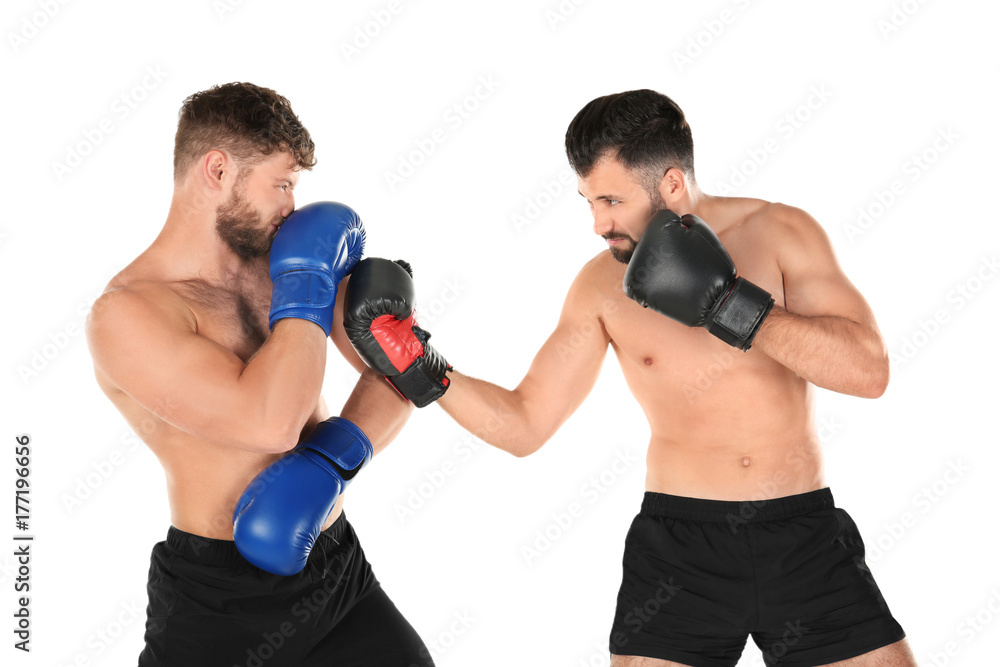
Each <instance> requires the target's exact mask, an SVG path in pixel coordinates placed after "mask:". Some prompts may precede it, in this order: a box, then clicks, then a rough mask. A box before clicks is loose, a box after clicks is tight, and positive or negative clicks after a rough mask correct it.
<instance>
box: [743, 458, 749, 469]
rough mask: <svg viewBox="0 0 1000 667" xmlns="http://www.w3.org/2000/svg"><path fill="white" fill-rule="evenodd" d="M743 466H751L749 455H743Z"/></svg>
mask: <svg viewBox="0 0 1000 667" xmlns="http://www.w3.org/2000/svg"><path fill="white" fill-rule="evenodd" d="M743 467H744V468H749V467H750V457H749V456H744V457H743Z"/></svg>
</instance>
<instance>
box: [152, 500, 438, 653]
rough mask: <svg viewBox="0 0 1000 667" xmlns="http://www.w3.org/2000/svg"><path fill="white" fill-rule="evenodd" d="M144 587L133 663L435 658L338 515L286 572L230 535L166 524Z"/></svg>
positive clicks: (342, 516)
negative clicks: (271, 568) (300, 565)
mask: <svg viewBox="0 0 1000 667" xmlns="http://www.w3.org/2000/svg"><path fill="white" fill-rule="evenodd" d="M147 590H148V592H149V606H148V607H147V609H146V647H145V649H144V650H143V651H142V654H141V655H140V656H139V667H152V666H153V665H156V666H158V667H168V666H169V667H174V666H181V665H183V666H185V667H187V666H191V667H199V666H201V665H204V666H205V667H278V666H283V665H331V666H332V665H336V667H362V666H365V667H369V666H371V667H375V666H377V667H425V666H428V665H433V664H434V663H433V660H432V659H431V658H430V654H429V652H428V650H427V648H426V647H425V646H424V643H423V642H422V641H421V640H420V637H419V636H418V635H417V633H416V631H414V629H413V627H412V626H410V624H409V623H408V622H407V621H406V619H405V618H403V615H402V614H400V613H399V610H397V609H396V606H395V605H394V604H393V603H392V601H391V600H390V599H389V597H388V596H387V595H386V594H385V592H384V591H383V590H382V587H381V585H380V584H379V582H378V580H377V579H376V578H375V575H374V574H373V573H372V568H371V565H369V564H368V561H367V559H366V558H365V554H364V551H363V550H362V549H361V546H360V545H359V544H358V538H357V535H356V534H355V533H354V529H353V528H352V527H351V525H350V524H349V523H348V522H347V519H346V517H345V516H344V515H343V514H341V516H340V517H338V518H337V520H336V521H335V522H334V523H333V525H332V526H330V527H329V528H327V529H326V530H325V531H323V532H322V533H321V534H320V536H319V538H318V539H317V540H316V545H315V546H314V547H313V550H312V553H310V554H309V559H308V561H307V562H306V566H305V568H304V569H303V570H302V572H300V573H298V574H295V575H292V576H289V577H283V576H280V575H276V574H271V573H270V572H265V571H264V570H261V569H258V568H257V567H255V566H253V565H251V564H250V563H249V562H247V561H246V560H245V559H244V558H243V557H242V556H241V555H240V554H239V552H238V551H237V550H236V545H235V544H234V543H233V542H231V541H226V540H213V539H208V538H204V537H199V536H197V535H192V534H190V533H185V532H182V531H180V530H177V529H176V528H174V527H171V528H170V529H169V531H168V532H167V539H166V541H165V542H159V543H157V544H156V546H155V547H153V556H152V559H151V563H150V567H149V584H148V586H147Z"/></svg>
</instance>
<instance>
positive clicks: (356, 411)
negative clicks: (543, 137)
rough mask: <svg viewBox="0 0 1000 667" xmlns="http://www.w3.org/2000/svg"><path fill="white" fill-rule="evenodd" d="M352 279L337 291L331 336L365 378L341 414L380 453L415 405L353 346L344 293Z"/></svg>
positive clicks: (375, 452)
mask: <svg viewBox="0 0 1000 667" xmlns="http://www.w3.org/2000/svg"><path fill="white" fill-rule="evenodd" d="M349 280H350V276H348V277H346V278H344V280H343V282H341V284H340V288H339V289H338V290H337V301H336V304H335V305H334V310H333V327H332V328H331V329H330V339H331V340H332V341H333V343H334V345H336V346H337V349H338V350H340V353H341V354H342V355H343V357H344V359H346V360H347V362H348V363H349V364H350V365H351V366H353V367H354V368H355V370H357V371H358V372H360V373H361V377H360V378H359V379H358V383H357V385H355V387H354V391H353V392H351V395H350V397H349V398H348V399H347V403H345V404H344V409H343V410H341V412H340V416H341V417H344V418H345V419H349V420H350V421H352V422H354V423H355V424H357V425H358V427H359V428H360V429H361V430H362V431H363V432H364V434H365V435H367V436H368V439H369V440H371V443H372V450H373V452H374V454H378V453H379V452H380V451H382V450H383V449H385V448H386V447H387V446H388V445H389V443H390V442H392V441H393V440H394V439H395V438H396V436H397V435H399V432H400V431H402V430H403V426H404V425H405V424H406V420H407V419H409V418H410V415H411V414H412V413H413V404H412V403H410V402H409V401H407V400H406V399H405V398H403V397H402V396H400V395H399V392H397V391H396V390H395V389H393V387H392V385H391V384H389V383H388V382H386V380H385V378H384V377H382V376H381V375H380V374H378V373H376V372H375V371H373V370H372V369H370V368H368V366H367V365H366V364H365V362H364V361H362V360H361V357H359V356H358V353H357V352H356V351H355V350H354V346H353V345H351V341H350V339H348V337H347V334H346V333H345V331H344V295H345V294H346V293H347V283H348V281H349Z"/></svg>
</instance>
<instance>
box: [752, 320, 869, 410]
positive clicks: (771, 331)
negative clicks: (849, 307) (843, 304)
mask: <svg viewBox="0 0 1000 667" xmlns="http://www.w3.org/2000/svg"><path fill="white" fill-rule="evenodd" d="M753 349H755V350H758V351H760V352H763V353H764V354H766V355H768V356H769V357H771V358H772V359H774V360H776V361H778V362H780V363H781V364H783V365H784V366H786V367H787V368H789V369H791V370H792V371H794V372H795V373H796V374H797V375H799V376H800V377H802V378H803V379H805V380H808V381H809V382H811V383H813V384H814V385H816V386H818V387H823V388H824V389H829V390H831V391H836V392H839V393H842V394H850V395H852V396H861V397H864V398H877V397H879V396H881V395H882V393H883V392H884V391H885V387H886V385H887V384H888V382H889V359H888V355H887V353H886V349H885V343H884V342H883V341H882V337H881V335H880V334H879V332H878V330H877V329H875V328H874V327H872V326H869V325H864V324H861V323H858V322H854V321H852V320H849V319H846V318H843V317H835V316H817V317H804V316H801V315H796V314H795V313H791V312H789V311H787V310H785V309H784V308H782V307H780V306H778V305H775V306H774V308H773V309H772V310H771V313H770V315H768V317H767V319H765V320H764V323H763V325H762V326H761V328H760V331H758V332H757V337H756V338H755V339H754V342H753Z"/></svg>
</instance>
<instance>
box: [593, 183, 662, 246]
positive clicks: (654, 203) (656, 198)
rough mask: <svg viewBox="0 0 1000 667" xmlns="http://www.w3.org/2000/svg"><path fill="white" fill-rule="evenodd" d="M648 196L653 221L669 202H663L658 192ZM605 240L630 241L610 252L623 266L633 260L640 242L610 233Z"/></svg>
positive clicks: (655, 191) (650, 192) (650, 216)
mask: <svg viewBox="0 0 1000 667" xmlns="http://www.w3.org/2000/svg"><path fill="white" fill-rule="evenodd" d="M646 196H647V197H648V198H649V216H648V218H647V219H652V218H653V216H654V215H656V214H657V213H659V212H660V211H662V210H663V209H665V208H666V207H667V202H665V201H663V195H661V194H660V193H659V191H658V190H653V191H647V192H646ZM603 238H604V239H605V240H610V239H622V240H624V241H628V243H627V244H624V245H625V247H624V248H620V247H614V246H612V247H611V248H608V250H610V251H611V256H612V257H614V258H615V259H616V260H617V261H619V262H621V263H622V264H628V263H629V262H630V261H631V260H632V253H634V252H635V245H636V243H638V241H636V240H635V239H633V238H632V237H631V236H629V235H628V234H623V233H621V232H608V233H607V234H604V235H603Z"/></svg>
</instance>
